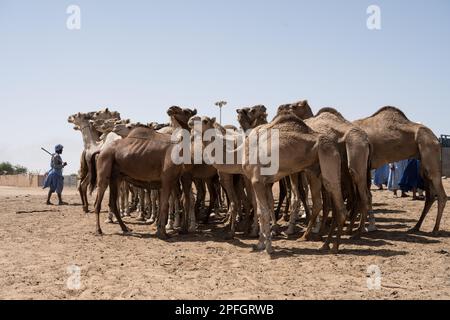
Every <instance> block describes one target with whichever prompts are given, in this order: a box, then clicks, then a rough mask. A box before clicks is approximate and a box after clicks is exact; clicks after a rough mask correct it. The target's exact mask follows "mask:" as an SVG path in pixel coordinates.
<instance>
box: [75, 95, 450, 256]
mask: <svg viewBox="0 0 450 320" xmlns="http://www.w3.org/2000/svg"><path fill="white" fill-rule="evenodd" d="M167 115H168V116H169V118H170V123H168V124H158V123H154V122H153V123H149V124H145V125H144V124H141V123H131V121H130V120H123V119H121V117H120V114H119V113H118V112H112V111H110V110H108V109H105V110H101V111H97V112H89V113H77V114H74V115H72V116H70V117H69V119H68V121H69V123H72V124H73V125H74V129H75V130H78V131H80V132H81V133H82V137H83V142H84V150H83V152H82V155H81V166H80V171H79V181H80V182H79V186H78V190H79V192H80V196H81V200H82V204H83V210H84V211H85V212H86V213H87V212H89V208H88V197H87V194H88V192H89V191H90V192H92V191H93V190H94V189H95V188H96V190H97V197H96V201H95V213H96V234H99V235H100V234H102V230H101V227H100V210H101V204H102V200H103V197H104V195H105V191H106V190H107V189H108V188H109V209H110V212H111V213H110V216H109V217H108V220H107V222H113V221H115V220H116V221H117V222H118V224H119V225H120V227H121V229H122V231H123V232H125V233H128V232H130V231H131V230H130V229H129V228H128V227H127V226H126V225H125V223H124V222H123V220H122V217H123V216H125V215H129V214H130V212H131V211H133V210H134V209H135V208H136V209H137V210H138V212H139V215H138V219H139V220H144V221H147V222H149V223H153V222H155V221H156V226H157V236H158V237H159V238H160V239H167V238H168V234H167V231H166V229H179V233H188V232H192V231H194V230H195V229H196V227H197V223H198V222H200V221H201V222H202V223H208V219H209V217H210V215H211V213H212V212H213V211H215V212H216V213H217V214H218V215H219V212H218V208H219V207H221V206H226V207H227V208H228V213H227V215H226V217H225V219H228V224H229V233H228V238H232V237H234V235H235V233H236V232H238V231H243V232H246V233H248V234H249V235H250V236H252V237H258V236H259V241H258V244H257V246H256V248H257V249H258V250H266V251H267V252H268V253H269V254H270V253H272V252H273V248H272V236H273V235H274V234H275V235H276V234H278V233H279V232H280V228H279V224H278V222H279V220H280V219H281V218H284V219H285V220H286V221H289V226H288V228H287V230H286V233H287V234H288V235H289V234H293V233H295V226H296V224H297V223H298V221H299V219H300V215H299V212H300V209H301V208H302V207H303V210H304V212H305V214H304V217H302V218H304V219H305V223H306V225H307V228H306V231H305V232H304V234H303V236H302V238H301V240H310V239H311V238H312V234H313V233H319V234H320V235H322V234H326V233H328V235H327V237H326V240H325V243H324V245H323V247H322V249H324V250H331V251H332V252H334V253H336V252H338V248H339V242H340V238H341V236H342V234H343V233H344V227H345V226H346V225H347V229H346V230H345V232H346V233H348V234H350V235H352V237H355V238H358V237H360V236H361V235H362V234H363V233H364V232H366V231H371V230H374V228H375V226H374V217H373V214H372V213H371V209H372V197H371V193H370V185H371V170H372V169H376V168H378V167H380V166H382V165H384V164H386V163H390V162H395V161H399V160H402V159H407V158H413V157H417V158H419V159H421V164H422V165H421V175H422V177H423V179H424V181H425V189H426V190H425V191H426V199H425V205H424V208H423V212H422V215H421V217H420V219H419V221H418V222H417V224H416V226H415V227H414V228H413V229H412V230H411V231H412V232H414V231H418V230H419V229H420V227H421V225H422V222H423V220H424V219H425V217H426V215H427V213H428V212H429V210H430V208H431V206H432V205H433V203H434V202H435V201H436V200H437V203H438V207H437V218H436V224H435V227H434V230H433V233H434V234H437V232H438V231H439V225H440V221H441V218H442V213H443V210H444V207H445V204H446V201H447V195H446V193H445V190H444V187H443V185H442V175H441V165H440V144H439V141H438V139H437V138H436V136H435V135H434V134H433V132H432V131H431V130H430V129H428V128H427V127H425V126H423V125H421V124H418V123H414V122H412V121H410V120H408V118H407V117H406V116H405V114H404V113H403V112H402V111H400V110H399V109H397V108H395V107H384V108H381V109H380V110H379V111H377V112H376V113H375V114H373V115H372V116H370V117H367V118H364V119H360V120H356V121H353V122H350V121H348V120H346V119H345V118H344V117H343V116H342V115H341V114H340V113H339V112H338V111H337V110H335V109H332V108H323V109H321V110H320V111H318V112H317V113H316V114H315V115H314V114H313V112H312V110H311V108H310V106H309V104H308V102H307V101H306V100H305V101H299V102H296V103H292V104H285V105H281V106H280V107H279V108H278V111H277V114H276V115H275V117H274V118H273V120H272V121H270V122H268V120H267V116H268V115H267V110H266V108H265V107H264V106H263V105H257V106H254V107H251V108H242V109H238V110H237V119H238V122H239V124H240V126H241V128H240V129H242V130H243V131H244V132H245V135H244V136H243V138H239V133H238V129H237V128H236V127H234V126H221V125H220V124H219V123H217V122H216V120H215V118H210V117H207V116H198V115H197V111H196V110H195V109H189V108H181V107H176V106H173V107H171V108H169V109H168V111H167ZM178 131H183V132H185V133H187V137H186V136H185V137H184V140H185V141H188V142H189V144H190V145H192V146H194V144H196V143H197V142H198V141H200V148H201V150H207V149H208V148H210V147H211V145H212V143H213V141H227V143H225V144H223V145H224V146H223V148H215V149H214V153H213V155H210V156H207V157H206V158H205V159H202V160H201V161H200V162H198V161H192V162H190V161H189V162H184V163H179V162H176V161H174V160H173V155H174V154H177V153H179V154H180V156H181V157H183V159H186V158H188V159H193V158H194V157H195V155H194V153H193V152H186V151H184V152H183V151H181V153H180V151H179V149H177V148H179V142H180V141H181V140H177V139H181V138H180V136H179V135H178V136H177V137H178V138H177V139H174V136H175V135H176V133H177V132H178ZM211 132H212V134H211ZM206 133H208V135H209V136H208V137H207V138H206V137H205V136H204V135H206ZM275 135H276V138H277V139H275V140H274V139H273V138H274V137H275ZM186 139H187V140H186ZM255 141H256V142H257V143H258V145H254V144H255V143H256V142H255ZM274 141H275V142H274ZM228 142H230V143H231V145H232V147H231V148H230V147H229V144H228ZM252 147H254V148H255V149H261V148H262V149H265V150H264V151H265V152H266V153H267V154H273V153H274V150H276V152H277V155H278V159H277V161H278V162H277V170H276V171H275V172H270V173H268V174H267V173H265V174H263V172H264V170H266V169H267V163H263V162H261V161H260V162H258V161H256V162H253V161H251V160H250V159H251V158H252V155H251V151H249V150H252ZM193 149H194V148H193ZM219 156H220V157H221V158H222V159H223V158H227V159H228V158H232V159H235V160H238V161H234V162H233V163H228V162H225V163H224V162H218V161H214V160H215V159H217V157H219ZM274 184H278V186H279V190H280V192H279V199H278V205H277V207H276V208H275V201H274V195H273V191H272V188H273V185H274ZM206 191H207V192H206ZM207 193H208V197H209V205H208V207H206V206H205V199H206V194H207ZM309 193H310V195H311V200H312V206H311V208H310V206H309V201H308V199H309V196H308V195H309ZM225 200H226V201H225ZM283 203H285V206H284V214H283V216H282V217H281V215H280V212H281V210H282V208H283ZM330 211H331V213H332V215H331V218H329V213H330ZM320 212H322V215H321V216H320ZM368 220H369V228H368V230H367V229H366V222H367V221H368ZM357 221H358V227H357V229H356V230H354V225H355V223H356V222H357ZM333 238H334V245H333V246H332V247H330V243H331V242H332V241H333Z"/></svg>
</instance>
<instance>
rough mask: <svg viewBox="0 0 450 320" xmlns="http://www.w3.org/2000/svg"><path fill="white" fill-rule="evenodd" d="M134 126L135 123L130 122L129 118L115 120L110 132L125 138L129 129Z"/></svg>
mask: <svg viewBox="0 0 450 320" xmlns="http://www.w3.org/2000/svg"><path fill="white" fill-rule="evenodd" d="M135 127H136V124H133V123H130V120H129V119H127V120H117V121H115V122H114V127H113V129H112V132H114V133H115V134H117V135H119V136H121V137H122V138H125V137H126V136H128V134H129V133H130V131H131V130H133V129H134V128H135Z"/></svg>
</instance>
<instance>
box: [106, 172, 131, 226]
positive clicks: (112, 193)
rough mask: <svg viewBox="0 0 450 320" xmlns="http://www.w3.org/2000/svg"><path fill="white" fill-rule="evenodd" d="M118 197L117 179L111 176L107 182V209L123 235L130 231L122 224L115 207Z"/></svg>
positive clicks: (117, 209)
mask: <svg viewBox="0 0 450 320" xmlns="http://www.w3.org/2000/svg"><path fill="white" fill-rule="evenodd" d="M118 196H119V180H118V178H117V177H114V174H112V176H111V178H110V181H109V209H110V210H111V211H112V213H113V214H114V216H115V217H116V219H117V222H118V223H119V226H120V228H121V229H122V231H123V232H124V233H128V232H130V231H131V229H129V228H127V226H126V225H125V223H123V221H122V218H121V216H120V212H119V208H118V206H117V200H118Z"/></svg>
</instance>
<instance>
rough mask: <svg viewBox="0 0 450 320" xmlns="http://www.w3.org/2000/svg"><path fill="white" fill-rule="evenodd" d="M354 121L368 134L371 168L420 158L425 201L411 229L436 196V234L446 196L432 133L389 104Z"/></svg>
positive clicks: (435, 138)
mask: <svg viewBox="0 0 450 320" xmlns="http://www.w3.org/2000/svg"><path fill="white" fill-rule="evenodd" d="M353 123H354V124H355V125H357V126H358V127H360V128H361V129H363V130H364V131H365V132H366V133H367V135H368V137H369V141H370V144H371V148H372V158H371V168H372V169H376V168H379V167H381V166H382V165H384V164H386V163H389V162H395V161H399V160H403V159H408V158H413V157H419V158H420V160H421V176H422V178H423V179H424V181H425V188H426V190H425V191H426V200H425V205H424V208H423V211H422V214H421V216H420V218H419V221H418V222H417V224H416V225H415V226H414V227H413V228H412V229H411V230H410V232H417V231H419V230H420V228H421V226H422V223H423V221H424V219H425V217H426V215H427V214H428V212H429V211H430V208H431V206H432V205H433V203H434V202H435V201H436V197H437V201H438V208H437V217H436V223H435V226H434V229H433V235H438V232H439V226H440V222H441V219H442V213H443V211H444V208H445V205H446V203H447V195H446V193H445V190H444V187H443V185H442V172H441V165H440V152H441V147H440V144H439V140H438V139H437V137H436V136H435V135H434V133H433V132H432V131H431V130H430V129H429V128H427V127H426V126H424V125H422V124H419V123H415V122H412V121H410V120H409V119H408V118H407V117H406V115H405V114H404V113H403V112H402V111H401V110H399V109H397V108H395V107H392V106H386V107H383V108H381V109H380V110H378V111H377V112H376V113H375V114H373V115H372V116H370V117H368V118H364V119H360V120H356V121H354V122H353Z"/></svg>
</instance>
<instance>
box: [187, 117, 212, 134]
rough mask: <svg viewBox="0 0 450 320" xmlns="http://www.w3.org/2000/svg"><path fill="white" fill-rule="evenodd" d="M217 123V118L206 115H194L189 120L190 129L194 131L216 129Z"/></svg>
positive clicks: (201, 131)
mask: <svg viewBox="0 0 450 320" xmlns="http://www.w3.org/2000/svg"><path fill="white" fill-rule="evenodd" d="M199 124H200V125H199ZM215 125H216V118H210V117H206V116H205V117H200V116H194V117H191V118H190V119H189V121H188V126H189V129H191V132H192V133H200V134H203V133H204V132H205V131H206V130H209V129H214V128H215Z"/></svg>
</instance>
